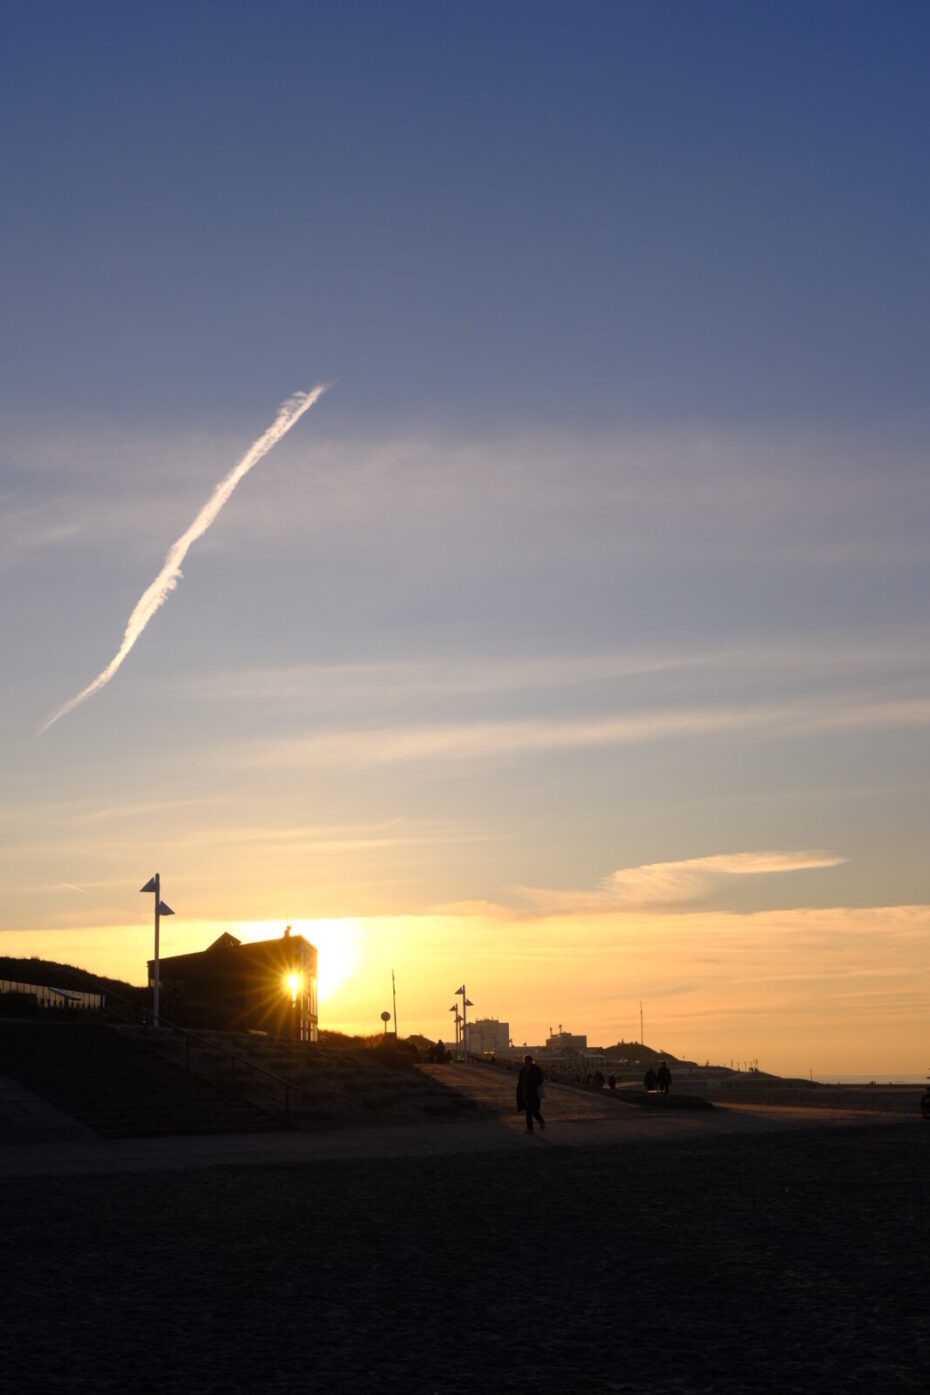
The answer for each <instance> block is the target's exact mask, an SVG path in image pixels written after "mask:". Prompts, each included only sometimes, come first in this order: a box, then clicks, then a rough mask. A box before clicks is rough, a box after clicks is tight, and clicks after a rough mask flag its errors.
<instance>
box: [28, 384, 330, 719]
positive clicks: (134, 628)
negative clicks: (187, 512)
mask: <svg viewBox="0 0 930 1395" xmlns="http://www.w3.org/2000/svg"><path fill="white" fill-rule="evenodd" d="M328 387H329V383H319V384H317V386H316V387H315V388H311V390H310V391H309V392H295V393H294V395H293V397H289V398H288V399H287V401H286V402H282V403H281V406H280V407H279V408H278V415H277V416H276V417H275V419H274V421H273V422H272V423H271V425H270V426H269V427H268V429H267V431H265V432H263V434H262V435H261V436H259V438H258V440H257V441H255V443H254V444H253V445H251V446H250V447H249V449H248V450H247V451H246V453H245V455H244V456H243V457H242V459H241V460H240V461H238V463H237V464H235V465H234V466H233V468H232V469H231V470H230V472H229V474H228V475H227V476H226V478H225V479H224V480H221V481H220V483H219V484H218V485H217V486H216V488H215V489H214V491H213V493H212V494H211V495H210V498H209V499H208V500H207V502H206V503H205V504H204V506H203V508H202V509H201V510H200V512H199V514H198V515H197V517H196V518H195V519H194V521H193V523H192V524H191V525H190V527H189V528H188V529H187V531H186V532H184V533H182V534H181V536H180V537H179V538H178V540H177V542H176V543H173V544H172V546H171V549H170V551H169V552H168V556H167V557H166V558H165V564H164V566H163V567H162V569H161V571H160V572H159V573H158V575H157V576H156V578H155V580H154V581H153V582H152V584H151V586H149V587H148V589H147V590H145V591H143V593H142V595H141V597H140V598H139V600H138V601H137V603H136V608H135V610H134V611H133V612H132V614H131V615H130V617H129V623H128V624H127V626H126V630H125V632H124V634H123V642H122V644H121V645H120V647H119V649H118V650H117V651H116V653H115V654H114V655H113V658H112V659H111V660H110V662H109V663H108V664H107V666H106V668H105V669H104V670H103V671H102V672H101V673H98V674H97V677H96V678H95V679H94V681H93V682H92V683H88V685H87V687H86V688H84V689H83V690H82V691H81V692H79V693H78V694H77V696H76V697H73V698H69V699H68V701H67V702H66V703H64V704H63V705H62V706H61V707H59V708H58V711H57V712H53V713H52V715H51V717H49V718H48V720H47V721H45V722H43V723H42V725H41V726H40V727H39V735H40V736H41V735H42V733H43V732H44V731H48V729H49V727H50V726H52V725H53V724H54V723H55V722H57V721H58V718H59V717H64V716H65V714H66V713H68V712H71V711H73V709H74V708H75V707H77V706H78V704H79V703H82V702H83V701H84V699H85V698H89V697H92V696H93V694H94V693H98V692H99V691H100V689H101V688H103V687H104V686H105V685H106V684H107V683H109V681H110V679H111V678H112V677H113V675H114V673H116V671H117V669H118V668H119V667H120V665H121V664H122V662H123V660H124V659H125V657H126V655H127V654H128V653H129V651H130V649H132V647H133V645H134V644H135V642H136V640H137V639H138V638H139V636H140V635H141V633H142V631H143V630H144V629H145V627H146V625H147V624H148V623H149V621H150V620H151V618H152V616H153V615H154V614H155V612H156V610H158V608H159V606H161V605H163V604H164V602H165V601H166V600H167V598H168V596H169V594H170V593H171V592H172V591H173V590H174V588H175V587H176V586H177V584H178V582H179V580H180V579H181V563H182V562H183V561H184V558H185V557H186V556H187V553H188V550H189V548H190V546H191V544H192V543H195V542H196V541H197V539H198V538H199V537H200V536H201V535H202V534H203V533H205V532H206V531H207V529H208V528H209V527H210V524H211V523H212V522H213V520H214V519H215V518H216V516H217V514H218V513H219V511H220V509H221V508H222V507H223V505H224V504H225V503H226V500H227V499H228V498H229V496H230V494H232V492H233V490H234V489H235V487H236V485H237V484H238V483H239V481H240V480H241V479H242V478H243V477H244V476H245V475H247V474H248V473H249V471H250V470H251V468H252V466H253V465H257V464H258V462H259V461H260V460H261V458H262V456H264V455H267V454H268V452H269V451H270V450H271V448H272V446H276V445H277V444H278V442H279V441H280V440H281V437H282V436H286V435H287V433H288V432H289V431H290V429H291V427H292V426H294V425H295V424H296V423H297V422H298V421H300V418H301V417H302V416H303V414H304V412H306V411H307V410H308V409H309V408H310V407H312V406H313V404H314V402H317V401H318V400H319V399H320V398H321V397H322V396H323V393H324V392H325V391H326V389H327V388H328Z"/></svg>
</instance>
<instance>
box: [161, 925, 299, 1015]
mask: <svg viewBox="0 0 930 1395" xmlns="http://www.w3.org/2000/svg"><path fill="white" fill-rule="evenodd" d="M148 969H149V985H150V986H151V984H152V982H153V973H154V960H151V959H150V960H149V965H148ZM159 978H160V987H161V1005H162V1010H163V1012H164V1015H165V1017H166V1018H168V1019H169V1020H171V1021H173V1022H176V1023H177V1024H178V1025H179V1026H182V1027H213V1028H216V1029H219V1030H222V1031H247V1030H258V1031H264V1032H268V1034H269V1035H270V1036H276V1037H290V1038H292V1039H293V1040H295V1041H316V1039H317V1027H318V1023H319V1017H318V1009H317V951H316V948H315V946H314V945H312V944H310V942H309V941H308V940H305V939H304V937H303V936H302V935H292V934H291V933H290V926H288V928H287V930H285V932H284V934H283V935H282V936H281V938H280V939H277V940H258V941H256V942H255V943H254V944H243V943H242V941H241V940H237V939H236V937H235V935H230V934H222V935H220V937H219V939H218V940H214V942H213V944H212V945H210V946H208V948H207V949H204V950H201V951H200V952H198V953H194V954H175V955H172V956H171V957H170V958H161V959H160V961H159Z"/></svg>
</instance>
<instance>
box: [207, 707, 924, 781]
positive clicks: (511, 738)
mask: <svg viewBox="0 0 930 1395" xmlns="http://www.w3.org/2000/svg"><path fill="white" fill-rule="evenodd" d="M928 724H930V697H926V698H925V697H915V698H902V699H887V700H885V701H876V702H870V701H868V700H867V699H861V700H858V699H849V700H847V701H846V702H845V703H838V702H837V701H836V700H835V699H833V700H831V701H826V700H818V701H815V702H804V701H798V702H786V703H781V704H778V705H761V704H760V705H745V706H735V705H734V706H727V707H703V708H701V707H693V708H682V709H679V710H677V711H665V712H637V713H633V714H630V715H627V716H608V717H599V718H587V717H585V718H577V719H568V720H565V721H552V720H548V721H547V720H542V719H536V718H527V719H525V720H514V721H475V722H448V723H434V724H428V723H423V724H418V725H410V726H401V725H396V726H381V727H377V728H359V729H355V730H352V729H336V730H329V731H319V732H313V733H310V734H308V735H303V736H294V737H289V738H288V737H284V738H280V739H276V740H273V741H267V742H260V743H256V745H254V746H253V747H252V748H251V750H250V751H248V752H246V753H245V754H243V755H242V756H241V760H242V762H243V763H245V764H247V765H250V766H263V767H280V766H301V765H308V766H310V765H341V766H378V765H392V764H398V763H401V762H411V761H430V760H447V761H457V760H458V761H460V760H466V761H467V760H477V759H489V758H500V757H505V756H521V755H528V754H534V753H539V752H543V751H566V750H584V749H586V748H592V749H593V748H596V747H600V746H620V745H630V744H634V743H641V742H648V741H659V740H671V739H676V738H684V737H711V736H716V735H721V734H728V735H735V734H739V733H749V732H766V731H768V732H772V733H777V734H779V735H792V734H794V735H803V734H805V733H811V732H821V731H828V730H854V729H865V728H870V727H909V726H910V727H913V726H926V725H928ZM223 758H224V759H230V760H235V759H236V756H235V754H231V753H224V757H223Z"/></svg>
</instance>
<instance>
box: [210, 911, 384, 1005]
mask: <svg viewBox="0 0 930 1395" xmlns="http://www.w3.org/2000/svg"><path fill="white" fill-rule="evenodd" d="M290 925H291V931H292V933H293V934H295V935H303V937H304V939H305V940H309V942H310V944H312V945H314V946H315V947H316V950H317V953H318V954H319V965H318V971H317V994H318V997H319V1001H320V1002H321V1003H325V1002H327V1001H328V1000H329V999H331V998H332V997H333V996H334V994H336V993H337V992H338V990H339V989H340V988H341V987H342V985H343V984H344V983H346V981H347V980H348V979H350V978H351V977H352V976H353V975H354V974H355V973H356V971H357V970H358V968H359V953H358V930H357V926H356V924H355V921H354V920H351V919H348V920H292V921H291V922H290ZM283 928H284V927H283V925H282V924H281V922H280V921H277V920H247V921H243V922H242V923H241V924H239V925H237V926H235V927H234V928H233V934H235V935H237V936H238V937H239V938H240V939H241V940H244V941H246V942H247V943H249V944H251V943H253V942H254V941H255V940H274V939H277V938H278V937H279V936H280V934H281V932H282V930H283ZM296 977H297V976H296V975H291V976H290V977H289V978H288V980H287V987H288V990H289V992H290V993H291V995H292V997H294V996H296V993H297V992H298V991H299V988H300V981H299V979H298V980H297V984H296V987H295V985H294V983H293V982H292V979H293V978H296Z"/></svg>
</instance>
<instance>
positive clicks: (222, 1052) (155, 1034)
mask: <svg viewBox="0 0 930 1395" xmlns="http://www.w3.org/2000/svg"><path fill="white" fill-rule="evenodd" d="M111 999H113V1000H115V1001H116V1002H117V1003H119V1004H121V1005H122V1006H123V1008H128V1009H129V1010H130V1014H131V1015H128V1016H121V1015H120V1014H119V1012H117V1011H115V1010H114V1008H113V1007H112V1006H111V1002H110V1000H111ZM103 1012H104V1016H105V1017H107V1018H110V1019H112V1020H113V1021H114V1022H116V1023H119V1024H120V1025H122V1026H126V1027H136V1028H138V1029H139V1030H141V1031H142V1032H143V1033H144V1036H145V1041H146V1045H147V1046H148V1047H149V1048H150V1049H154V1050H156V1051H157V1050H159V1049H160V1048H164V1046H165V1045H166V1044H167V1040H168V1039H170V1040H172V1041H177V1040H178V1039H179V1038H180V1039H181V1040H182V1041H183V1043H184V1069H185V1070H186V1071H188V1072H190V1068H191V1045H192V1044H193V1045H194V1047H195V1048H196V1049H197V1050H198V1051H200V1052H202V1053H203V1054H204V1055H208V1056H209V1055H210V1054H213V1055H216V1056H219V1057H221V1058H223V1059H225V1060H227V1061H228V1062H229V1086H230V1089H231V1090H235V1089H236V1068H237V1066H238V1067H239V1068H240V1071H241V1074H242V1075H244V1074H246V1073H249V1074H252V1075H258V1076H261V1077H263V1079H265V1080H270V1081H272V1082H273V1083H274V1084H275V1085H276V1086H279V1087H280V1088H281V1089H282V1090H283V1094H284V1100H283V1105H284V1126H285V1128H290V1126H291V1094H292V1093H294V1094H295V1095H299V1093H300V1090H299V1087H298V1086H297V1085H295V1084H294V1082H293V1081H292V1080H288V1079H287V1078H286V1077H285V1076H283V1075H278V1074H276V1073H275V1072H274V1071H271V1070H268V1069H267V1067H265V1066H260V1065H257V1064H256V1063H255V1061H250V1060H249V1059H248V1057H246V1056H240V1055H239V1054H238V1053H237V1052H235V1051H230V1050H229V1049H228V1048H227V1047H225V1046H220V1045H219V1043H218V1042H215V1041H208V1040H206V1039H205V1038H204V1037H202V1036H200V1035H198V1034H197V1033H196V1032H191V1031H189V1030H188V1029H187V1028H186V1027H179V1026H178V1025H177V1023H176V1022H171V1021H169V1020H168V1019H167V1018H165V1017H163V1016H162V1015H161V1013H159V1017H158V1026H157V1027H156V1026H155V1025H154V1023H153V1022H152V1020H151V1014H150V1013H149V1011H148V1009H146V1008H143V1007H142V1006H141V1005H140V1004H139V1003H137V1002H133V1000H132V999H130V998H124V997H123V996H122V995H121V994H119V993H114V992H113V991H112V989H110V988H107V990H106V1004H105V1006H104V1009H103ZM163 1034H167V1036H163ZM161 1054H162V1055H163V1056H164V1057H165V1059H168V1060H170V1059H171V1056H170V1054H169V1053H167V1052H165V1051H164V1049H162V1050H161ZM258 1088H259V1089H260V1090H261V1091H262V1092H263V1093H264V1094H265V1095H266V1096H267V1097H268V1098H270V1100H271V1102H272V1103H273V1104H274V1105H275V1106H276V1107H277V1106H278V1105H279V1101H278V1099H277V1097H276V1096H275V1094H274V1093H273V1092H272V1091H271V1090H269V1089H268V1087H267V1086H259V1087H258Z"/></svg>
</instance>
